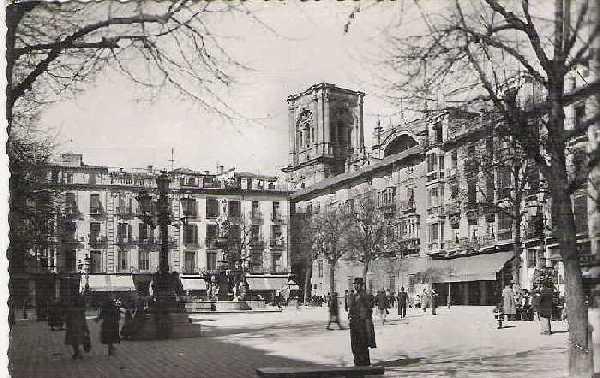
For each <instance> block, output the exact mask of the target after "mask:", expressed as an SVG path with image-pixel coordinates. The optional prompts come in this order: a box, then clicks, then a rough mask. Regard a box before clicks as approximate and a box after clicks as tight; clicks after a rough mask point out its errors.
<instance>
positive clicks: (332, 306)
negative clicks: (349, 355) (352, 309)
mask: <svg viewBox="0 0 600 378" xmlns="http://www.w3.org/2000/svg"><path fill="white" fill-rule="evenodd" d="M327 306H328V308H329V323H327V329H328V330H331V328H330V326H331V323H336V324H337V326H338V327H339V329H344V327H342V324H341V323H340V316H339V315H340V314H339V308H338V299H337V293H329V300H328V302H327Z"/></svg>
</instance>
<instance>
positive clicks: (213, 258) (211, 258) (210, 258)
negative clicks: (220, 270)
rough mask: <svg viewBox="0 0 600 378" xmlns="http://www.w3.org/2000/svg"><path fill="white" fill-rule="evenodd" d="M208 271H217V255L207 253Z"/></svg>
mask: <svg viewBox="0 0 600 378" xmlns="http://www.w3.org/2000/svg"><path fill="white" fill-rule="evenodd" d="M206 269H207V270H215V269H217V253H216V252H206Z"/></svg>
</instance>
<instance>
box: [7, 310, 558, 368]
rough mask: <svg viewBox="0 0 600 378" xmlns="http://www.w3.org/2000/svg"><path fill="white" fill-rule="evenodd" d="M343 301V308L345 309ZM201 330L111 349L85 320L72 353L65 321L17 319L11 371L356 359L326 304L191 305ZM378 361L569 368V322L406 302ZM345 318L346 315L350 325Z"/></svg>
mask: <svg viewBox="0 0 600 378" xmlns="http://www.w3.org/2000/svg"><path fill="white" fill-rule="evenodd" d="M344 317H345V316H344V313H343V310H342V318H344ZM193 318H194V321H195V322H199V323H201V324H202V326H203V334H204V336H203V337H200V338H189V339H178V340H163V341H123V342H121V344H119V345H118V346H117V351H116V354H115V355H113V356H111V357H108V356H107V355H106V349H105V346H103V345H101V344H100V343H99V341H98V337H97V335H98V325H97V324H96V323H95V322H93V321H89V322H88V323H89V325H90V329H91V331H92V335H93V347H92V352H91V353H90V354H85V355H84V359H82V360H76V361H73V360H72V359H71V351H70V348H67V346H66V345H64V331H55V332H51V331H50V330H49V329H48V328H47V326H46V325H45V323H42V322H35V321H31V320H28V321H19V322H17V324H16V325H15V328H13V332H12V336H11V343H10V348H9V354H8V355H9V359H10V370H11V374H12V376H13V377H61V378H62V377H65V378H68V377H116V376H119V377H253V376H255V369H256V368H257V367H264V366H314V365H317V364H318V365H338V366H351V365H352V353H351V351H350V338H349V331H348V330H347V329H346V330H337V328H336V327H334V329H335V330H333V331H327V330H325V326H326V320H327V309H326V308H325V307H323V308H306V309H304V308H303V309H300V310H296V309H294V308H291V309H286V310H285V311H284V312H282V313H260V314H227V315H207V314H196V315H193ZM374 320H375V322H376V326H375V331H376V337H377V345H378V347H377V348H376V349H371V361H372V363H373V364H374V365H383V366H385V367H386V376H403V377H465V376H467V377H508V376H510V377H565V376H567V374H566V368H567V354H566V350H567V348H566V344H567V335H568V333H567V332H566V323H563V322H554V323H553V329H554V330H555V331H558V332H557V333H555V334H554V335H552V336H544V335H540V334H539V328H538V324H537V323H534V322H508V323H507V326H508V328H505V329H501V330H498V329H496V325H495V322H494V319H493V316H492V311H491V308H490V307H453V308H452V309H450V310H448V309H445V308H442V309H439V311H438V315H436V316H433V315H431V314H430V313H426V314H424V313H423V312H421V311H420V310H418V311H417V310H409V313H408V316H407V318H405V319H398V316H397V315H394V314H391V315H389V317H388V320H387V321H386V323H385V325H382V324H381V322H380V320H379V319H378V318H377V317H374ZM346 326H347V325H346V324H344V327H346Z"/></svg>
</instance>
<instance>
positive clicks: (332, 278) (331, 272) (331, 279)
mask: <svg viewBox="0 0 600 378" xmlns="http://www.w3.org/2000/svg"><path fill="white" fill-rule="evenodd" d="M336 265H337V260H332V261H330V262H329V292H330V293H335V266H336Z"/></svg>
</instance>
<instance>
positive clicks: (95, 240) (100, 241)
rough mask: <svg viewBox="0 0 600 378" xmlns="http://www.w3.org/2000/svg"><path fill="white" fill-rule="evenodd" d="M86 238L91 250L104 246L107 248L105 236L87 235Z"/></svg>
mask: <svg viewBox="0 0 600 378" xmlns="http://www.w3.org/2000/svg"><path fill="white" fill-rule="evenodd" d="M88 237H89V240H90V246H91V247H92V248H102V247H104V248H105V247H106V246H108V239H107V238H106V236H99V235H94V234H89V235H88Z"/></svg>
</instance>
